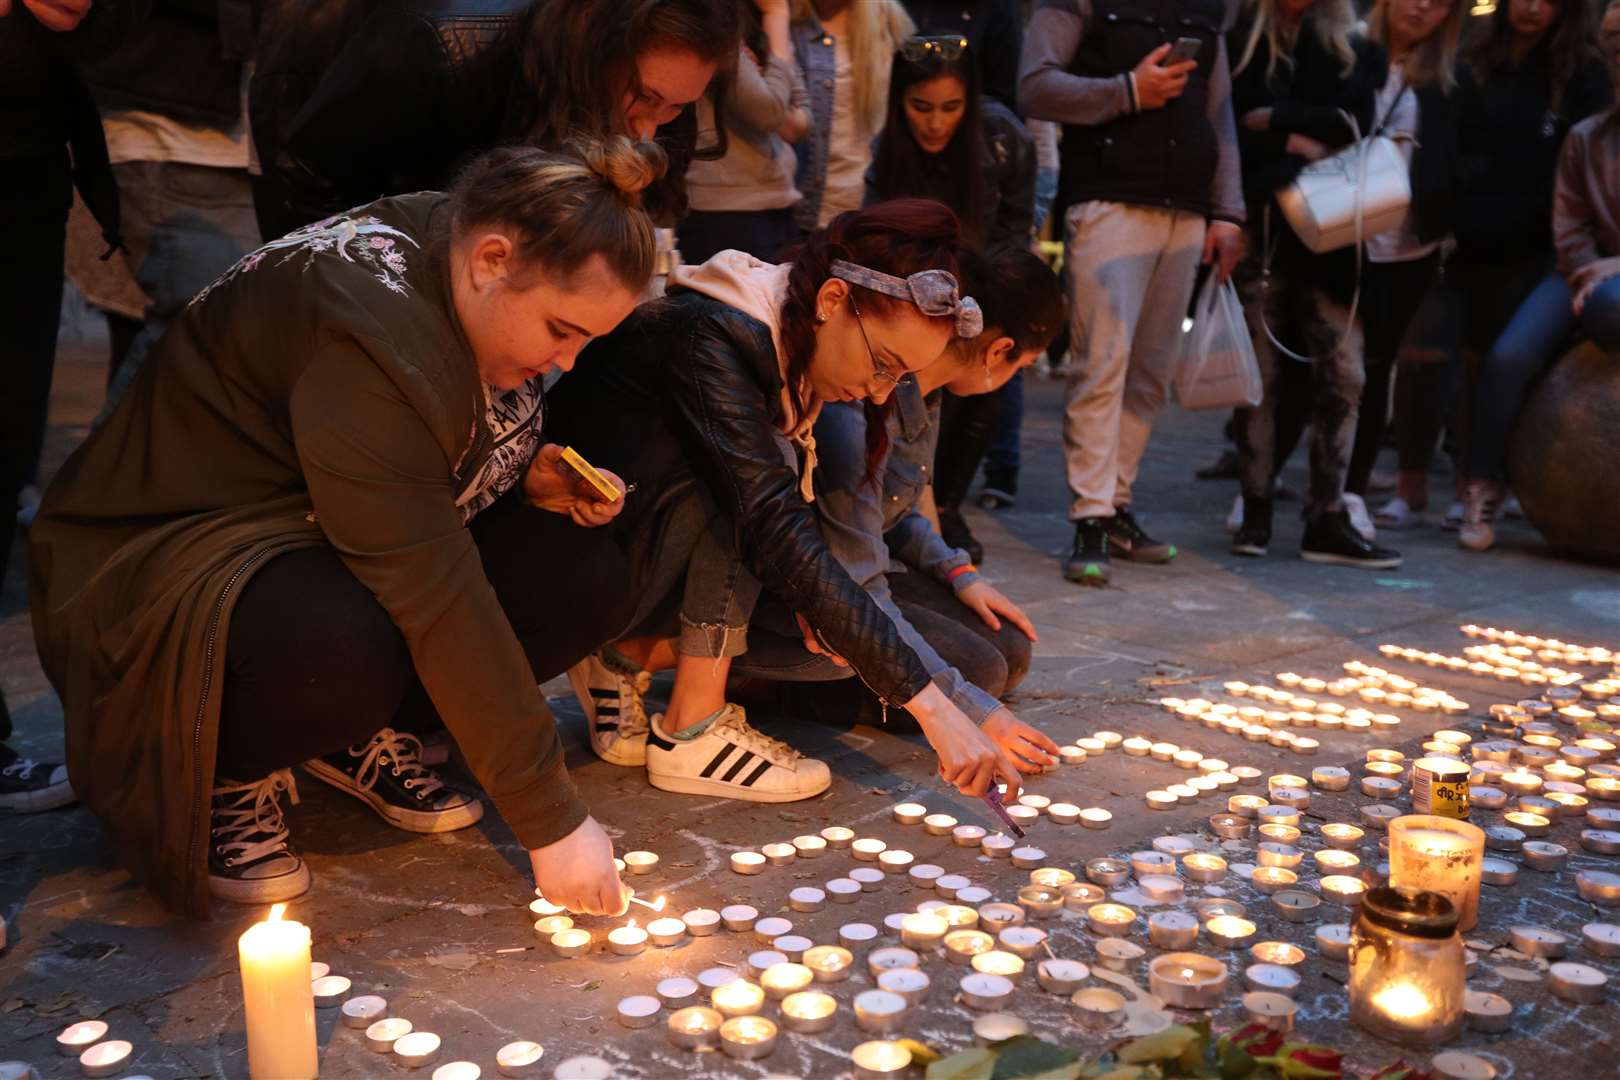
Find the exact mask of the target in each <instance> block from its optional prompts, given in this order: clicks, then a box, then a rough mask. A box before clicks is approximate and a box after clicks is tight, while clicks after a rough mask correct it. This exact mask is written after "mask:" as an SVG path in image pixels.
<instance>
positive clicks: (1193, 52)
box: [1161, 37, 1204, 67]
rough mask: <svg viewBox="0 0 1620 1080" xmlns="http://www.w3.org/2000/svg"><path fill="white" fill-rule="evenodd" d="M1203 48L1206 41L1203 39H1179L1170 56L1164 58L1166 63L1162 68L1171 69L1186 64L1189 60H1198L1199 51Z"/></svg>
mask: <svg viewBox="0 0 1620 1080" xmlns="http://www.w3.org/2000/svg"><path fill="white" fill-rule="evenodd" d="M1203 47H1204V40H1203V39H1202V38H1195V37H1182V38H1177V39H1176V43H1175V45H1174V46H1172V47H1171V49H1170V54H1169V55H1168V56H1166V57H1165V58H1164V63H1163V64H1162V65H1161V66H1163V67H1171V66H1172V65H1175V64H1184V63H1186V62H1187V61H1188V60H1194V59H1197V57H1198V50H1199V49H1202V48H1203Z"/></svg>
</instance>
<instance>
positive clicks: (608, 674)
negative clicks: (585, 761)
mask: <svg viewBox="0 0 1620 1080" xmlns="http://www.w3.org/2000/svg"><path fill="white" fill-rule="evenodd" d="M651 682H652V675H651V674H650V673H649V672H646V671H639V672H637V673H636V674H634V675H626V674H624V673H623V672H620V671H617V670H615V669H614V668H612V667H610V666H609V665H608V663H607V661H606V660H604V659H603V658H602V654H601V652H593V653H591V655H589V656H587V657H586V658H585V659H583V660H581V661H580V662H579V663H577V664H575V665H574V666H573V667H571V668H569V669H568V685H569V686H571V687H573V688H574V696H575V697H576V698H578V699H579V707H580V708H582V709H584V710H585V727H586V730H588V731H589V732H590V735H591V749H592V750H594V751H595V752H596V756H597V757H599V758H601V759H602V760H603V761H605V762H607V763H608V764H610V765H623V766H625V767H627V768H629V767H633V766H638V765H645V764H646V763H647V712H646V709H645V708H643V706H642V698H643V696H644V695H645V694H646V693H647V687H648V686H649V685H650V684H651Z"/></svg>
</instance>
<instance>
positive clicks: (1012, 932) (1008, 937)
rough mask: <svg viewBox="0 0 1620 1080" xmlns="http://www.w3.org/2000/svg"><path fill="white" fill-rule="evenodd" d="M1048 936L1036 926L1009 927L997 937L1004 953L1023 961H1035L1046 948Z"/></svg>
mask: <svg viewBox="0 0 1620 1080" xmlns="http://www.w3.org/2000/svg"><path fill="white" fill-rule="evenodd" d="M1046 939H1047V934H1046V931H1045V930H1042V929H1040V928H1038V927H1034V926H1009V927H1007V928H1006V929H1004V930H1002V931H1000V932H999V933H998V934H997V935H996V941H997V943H998V944H999V945H1000V946H1001V949H1002V951H1004V952H1009V953H1011V954H1013V955H1014V956H1016V957H1018V958H1019V959H1021V960H1033V959H1034V958H1035V957H1036V956H1038V955H1039V954H1040V952H1041V950H1042V949H1044V948H1045V947H1046Z"/></svg>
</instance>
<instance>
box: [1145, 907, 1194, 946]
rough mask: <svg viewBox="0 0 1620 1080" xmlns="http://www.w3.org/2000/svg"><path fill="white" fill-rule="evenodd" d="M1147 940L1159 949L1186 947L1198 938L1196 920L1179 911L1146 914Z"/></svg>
mask: <svg viewBox="0 0 1620 1080" xmlns="http://www.w3.org/2000/svg"><path fill="white" fill-rule="evenodd" d="M1147 925H1148V940H1149V941H1151V942H1152V943H1153V944H1154V945H1156V946H1158V947H1159V948H1161V949H1186V948H1190V947H1191V946H1192V944H1193V943H1194V942H1196V941H1197V940H1198V920H1197V919H1195V918H1193V917H1192V916H1191V915H1188V914H1186V913H1185V912H1181V911H1161V912H1157V913H1155V914H1153V915H1149V916H1148V921H1147Z"/></svg>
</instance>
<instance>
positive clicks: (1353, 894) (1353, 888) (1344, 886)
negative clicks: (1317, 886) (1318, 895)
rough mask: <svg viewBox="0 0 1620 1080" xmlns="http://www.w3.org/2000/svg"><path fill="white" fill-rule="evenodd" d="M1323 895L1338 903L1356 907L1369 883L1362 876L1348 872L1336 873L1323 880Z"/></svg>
mask: <svg viewBox="0 0 1620 1080" xmlns="http://www.w3.org/2000/svg"><path fill="white" fill-rule="evenodd" d="M1321 888H1322V895H1323V896H1324V897H1325V898H1327V899H1329V900H1332V901H1333V902H1334V903H1336V904H1344V905H1345V906H1346V907H1354V906H1355V905H1357V904H1359V903H1361V898H1362V896H1363V895H1364V894H1365V893H1366V892H1367V885H1366V883H1365V882H1363V881H1362V880H1361V879H1360V878H1356V877H1350V876H1349V875H1347V874H1334V875H1331V876H1329V877H1325V878H1323V879H1322V881H1321Z"/></svg>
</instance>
